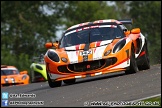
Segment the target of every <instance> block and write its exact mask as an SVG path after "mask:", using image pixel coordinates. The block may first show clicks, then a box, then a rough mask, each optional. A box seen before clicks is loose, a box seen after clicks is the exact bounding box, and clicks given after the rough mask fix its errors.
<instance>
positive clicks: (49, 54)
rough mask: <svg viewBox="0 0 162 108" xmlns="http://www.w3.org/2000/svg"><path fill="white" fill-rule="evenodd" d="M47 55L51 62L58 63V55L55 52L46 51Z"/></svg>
mask: <svg viewBox="0 0 162 108" xmlns="http://www.w3.org/2000/svg"><path fill="white" fill-rule="evenodd" d="M47 55H48V57H49V58H50V59H51V60H53V61H55V62H59V61H60V60H59V57H58V55H57V54H56V53H55V52H53V51H48V53H47Z"/></svg>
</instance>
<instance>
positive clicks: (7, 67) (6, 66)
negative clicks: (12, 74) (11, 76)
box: [1, 65, 17, 70]
mask: <svg viewBox="0 0 162 108" xmlns="http://www.w3.org/2000/svg"><path fill="white" fill-rule="evenodd" d="M4 69H14V70H15V69H17V68H16V67H15V66H8V65H1V70H4Z"/></svg>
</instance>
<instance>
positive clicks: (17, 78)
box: [1, 65, 29, 87]
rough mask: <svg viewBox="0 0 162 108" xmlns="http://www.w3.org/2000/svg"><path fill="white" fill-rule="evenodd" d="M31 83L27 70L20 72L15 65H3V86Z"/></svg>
mask: <svg viewBox="0 0 162 108" xmlns="http://www.w3.org/2000/svg"><path fill="white" fill-rule="evenodd" d="M26 84H29V75H28V74H27V71H21V72H19V71H18V69H17V68H16V67H15V66H7V65H1V87H4V86H10V85H26Z"/></svg>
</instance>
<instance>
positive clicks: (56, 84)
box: [47, 72, 62, 88]
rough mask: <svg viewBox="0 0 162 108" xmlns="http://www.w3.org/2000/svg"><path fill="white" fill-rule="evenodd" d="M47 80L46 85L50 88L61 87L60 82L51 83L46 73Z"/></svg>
mask: <svg viewBox="0 0 162 108" xmlns="http://www.w3.org/2000/svg"><path fill="white" fill-rule="evenodd" d="M47 79H48V84H49V86H50V87H51V88H54V87H60V86H61V83H62V81H52V80H51V79H50V77H49V74H48V72H47Z"/></svg>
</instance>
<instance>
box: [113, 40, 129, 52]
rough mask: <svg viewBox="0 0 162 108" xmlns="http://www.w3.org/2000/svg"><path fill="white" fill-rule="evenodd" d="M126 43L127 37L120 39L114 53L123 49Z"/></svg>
mask: <svg viewBox="0 0 162 108" xmlns="http://www.w3.org/2000/svg"><path fill="white" fill-rule="evenodd" d="M125 43H126V40H125V39H122V40H120V41H119V42H118V43H117V44H116V45H115V46H114V48H113V53H117V52H118V51H119V50H121V49H122V48H123V47H124V45H125Z"/></svg>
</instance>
